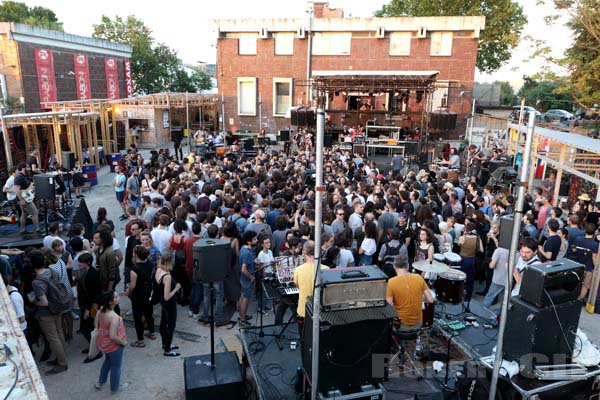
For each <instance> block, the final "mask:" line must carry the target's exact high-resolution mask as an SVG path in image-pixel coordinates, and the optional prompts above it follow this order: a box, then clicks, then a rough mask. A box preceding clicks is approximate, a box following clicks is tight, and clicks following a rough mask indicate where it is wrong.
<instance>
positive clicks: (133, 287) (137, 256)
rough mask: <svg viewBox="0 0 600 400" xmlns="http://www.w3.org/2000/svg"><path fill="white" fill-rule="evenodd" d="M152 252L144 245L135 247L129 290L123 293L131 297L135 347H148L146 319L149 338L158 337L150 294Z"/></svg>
mask: <svg viewBox="0 0 600 400" xmlns="http://www.w3.org/2000/svg"><path fill="white" fill-rule="evenodd" d="M149 255H150V253H149V252H148V250H146V248H145V247H144V246H142V245H137V246H135V248H134V249H133V263H134V264H133V266H132V267H131V269H130V272H129V273H130V283H129V287H128V288H127V291H126V292H125V293H123V294H124V295H126V296H127V297H129V298H130V299H131V308H132V311H133V321H134V323H135V333H136V335H137V341H135V342H133V343H131V346H133V347H146V344H145V343H144V321H143V320H142V317H143V318H144V319H145V320H146V324H147V325H148V333H147V334H146V337H147V338H148V339H151V340H154V339H156V335H155V334H154V317H153V316H152V304H150V294H151V293H152V264H151V263H150V261H148V257H149Z"/></svg>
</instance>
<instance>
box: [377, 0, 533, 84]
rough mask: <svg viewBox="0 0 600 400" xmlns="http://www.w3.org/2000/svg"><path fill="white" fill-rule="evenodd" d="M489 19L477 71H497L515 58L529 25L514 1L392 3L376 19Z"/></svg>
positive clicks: (481, 40) (395, 0) (418, 0)
mask: <svg viewBox="0 0 600 400" xmlns="http://www.w3.org/2000/svg"><path fill="white" fill-rule="evenodd" d="M476 15H484V16H485V17H486V21H485V29H484V30H483V31H482V32H481V36H480V37H479V49H478V52H477V68H478V69H479V70H480V71H481V72H487V73H490V72H494V71H496V70H498V69H499V68H500V67H501V66H502V65H503V64H505V63H506V62H507V61H508V60H509V59H510V58H511V56H512V50H513V49H514V48H515V47H517V45H518V44H519V41H520V39H521V32H522V30H523V27H524V26H525V24H526V23H527V18H526V17H525V15H524V14H523V8H522V7H521V6H520V5H519V4H518V3H517V2H516V1H513V0H391V2H390V3H389V4H387V5H384V6H383V7H382V8H381V10H379V11H377V12H376V13H375V16H376V17H398V16H413V17H425V16H476Z"/></svg>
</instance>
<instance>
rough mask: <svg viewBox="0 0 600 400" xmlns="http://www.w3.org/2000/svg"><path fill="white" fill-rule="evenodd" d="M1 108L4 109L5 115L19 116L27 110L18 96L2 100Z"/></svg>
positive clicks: (0, 100) (0, 99)
mask: <svg viewBox="0 0 600 400" xmlns="http://www.w3.org/2000/svg"><path fill="white" fill-rule="evenodd" d="M0 106H2V107H3V108H4V110H3V112H4V114H18V113H22V112H23V111H24V110H25V108H24V107H23V103H21V99H20V98H18V97H17V96H6V98H0Z"/></svg>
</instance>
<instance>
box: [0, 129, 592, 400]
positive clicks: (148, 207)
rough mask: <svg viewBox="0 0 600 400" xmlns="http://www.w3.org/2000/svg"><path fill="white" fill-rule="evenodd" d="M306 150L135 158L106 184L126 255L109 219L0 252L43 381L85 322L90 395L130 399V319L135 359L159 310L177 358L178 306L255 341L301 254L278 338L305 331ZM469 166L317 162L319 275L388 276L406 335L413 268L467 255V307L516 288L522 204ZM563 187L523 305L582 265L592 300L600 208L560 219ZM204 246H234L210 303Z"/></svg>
mask: <svg viewBox="0 0 600 400" xmlns="http://www.w3.org/2000/svg"><path fill="white" fill-rule="evenodd" d="M310 140H311V139H310V138H309V139H307V140H306V142H304V143H305V144H304V145H303V144H302V143H303V141H299V142H298V145H297V148H296V149H293V150H289V149H286V150H289V151H287V152H286V151H278V150H272V151H270V152H265V151H263V150H261V149H259V150H258V154H257V155H256V156H253V157H246V156H244V155H243V153H240V152H227V153H225V154H222V155H217V154H215V153H212V152H208V153H206V154H203V155H196V154H195V152H194V151H193V150H192V151H191V152H190V153H189V154H188V155H187V156H185V157H177V156H171V155H170V154H169V151H168V150H167V149H160V150H158V151H153V153H152V156H151V157H150V158H148V159H145V158H144V157H142V155H141V154H140V153H139V152H137V150H136V149H135V146H132V148H131V149H130V151H129V152H128V155H127V157H125V158H124V159H123V160H121V162H120V164H119V165H118V166H117V167H116V168H115V175H114V179H113V181H112V186H113V187H114V191H115V197H116V203H118V205H119V207H120V208H121V210H122V215H121V217H120V220H121V223H122V224H124V229H125V236H126V240H125V242H124V243H119V241H118V240H117V239H116V238H115V223H114V222H113V221H111V220H109V219H108V217H107V211H106V209H105V208H104V207H100V208H99V209H98V210H97V214H96V220H95V222H94V226H93V232H89V233H90V234H91V238H92V240H91V241H88V240H87V239H85V237H86V236H87V235H86V232H85V230H84V228H83V226H81V225H79V224H74V225H73V226H71V229H70V231H69V232H62V231H61V229H62V227H61V226H60V224H53V225H51V226H50V227H49V233H48V236H47V237H46V238H44V248H43V249H42V250H37V249H31V250H27V251H25V252H24V253H23V254H21V253H20V252H10V251H4V250H3V254H5V255H4V256H3V257H0V266H2V277H3V279H4V280H5V283H6V284H7V285H10V286H8V288H9V290H10V291H11V292H10V294H11V299H13V298H14V299H15V300H14V304H15V307H16V309H17V316H18V317H19V321H20V322H21V323H22V328H23V330H24V331H26V334H27V338H28V340H29V343H30V344H31V345H32V348H33V349H36V346H35V345H36V344H37V343H38V341H39V342H41V341H42V340H43V342H44V343H45V345H44V346H42V347H43V351H42V355H41V358H40V359H39V360H40V362H44V361H48V360H50V361H48V363H49V365H50V366H51V367H52V368H50V369H49V370H48V371H46V373H47V374H56V373H60V372H63V371H65V370H67V362H66V358H65V340H67V341H68V340H69V339H70V337H72V335H73V328H72V326H73V321H74V320H77V319H78V320H79V324H80V328H79V332H81V334H82V335H83V336H84V337H85V338H86V339H87V340H88V341H89V342H90V346H89V347H86V349H83V352H84V353H86V354H87V357H86V358H85V362H93V361H94V360H96V359H98V358H100V357H101V356H102V354H105V359H104V363H103V365H102V369H101V373H100V376H99V379H98V381H97V383H96V388H98V389H101V387H102V385H103V384H104V383H105V382H106V381H107V377H108V374H109V372H110V374H111V377H110V389H111V390H112V391H117V390H119V389H120V388H123V384H122V383H120V381H119V376H120V370H121V365H122V360H123V349H124V347H125V346H127V345H128V340H127V337H126V334H125V330H124V327H123V319H122V316H123V315H125V314H126V313H130V314H131V315H132V318H133V320H134V324H135V332H136V338H135V339H136V340H134V341H131V343H130V346H131V347H134V348H144V347H145V346H146V342H145V340H146V339H149V340H155V339H157V335H156V333H155V332H154V315H153V312H154V310H155V309H156V308H157V307H158V306H159V305H160V310H161V311H160V329H159V334H160V337H161V341H162V348H163V354H164V356H165V357H177V356H179V355H180V354H179V353H178V352H177V350H178V347H177V346H176V345H174V344H173V334H174V330H175V327H176V324H177V316H178V305H179V306H183V307H187V312H188V316H189V317H191V318H195V319H198V320H199V321H200V322H201V323H214V324H215V325H216V326H217V327H220V326H225V325H228V324H233V323H235V320H234V321H230V318H229V317H227V316H226V313H225V311H224V308H225V307H227V306H231V307H232V308H233V307H235V308H236V312H237V313H238V318H237V322H238V324H239V325H240V326H242V327H246V326H250V325H252V323H253V321H252V316H251V315H249V311H248V310H249V304H250V303H251V302H252V301H254V299H255V298H256V296H257V284H256V281H257V279H259V278H260V275H261V274H263V275H266V274H268V273H269V272H268V268H267V267H269V266H272V265H273V264H274V263H275V260H276V259H277V258H278V257H282V256H287V257H289V256H299V255H303V256H304V257H305V260H306V264H304V265H303V266H302V267H299V268H298V269H297V271H296V276H295V281H296V283H297V285H298V287H299V288H300V298H299V301H298V303H295V302H290V301H285V300H284V301H282V302H280V303H279V304H278V305H276V310H274V312H275V321H276V323H281V322H282V321H283V318H284V315H285V313H286V312H287V311H288V310H290V309H291V311H290V312H294V313H297V314H298V316H299V320H300V321H301V319H302V316H303V315H304V307H303V304H305V302H306V297H307V296H308V295H310V294H311V293H312V289H313V287H312V282H313V279H312V278H311V274H312V270H311V266H312V265H313V263H314V258H313V253H314V242H313V241H314V231H315V219H316V216H315V209H316V207H315V189H314V177H313V171H314V170H315V168H316V159H315V154H314V151H310V149H311V148H312V143H311V144H310V145H308V144H306V143H307V142H308V141H310ZM465 151H468V152H470V153H473V155H470V157H469V160H470V165H469V169H468V170H467V177H466V178H465V179H464V180H463V179H458V178H456V179H448V174H447V173H445V172H440V173H438V174H437V175H436V174H435V173H432V172H431V171H429V170H428V169H427V168H424V169H422V170H412V169H411V168H410V166H407V165H403V162H402V160H398V159H396V158H395V159H394V160H393V161H392V165H391V166H390V165H378V164H377V163H376V162H374V161H373V160H369V159H368V158H367V157H365V155H364V154H358V153H352V151H351V150H350V149H339V148H337V147H335V146H334V147H331V148H325V149H323V156H324V180H325V182H324V185H325V187H326V191H325V193H324V200H323V205H322V210H323V212H322V221H323V225H322V228H323V229H322V237H321V243H322V248H321V263H322V265H323V266H324V267H339V268H348V267H353V266H361V265H373V264H375V265H378V266H380V267H381V268H382V270H383V271H384V272H385V273H386V274H387V275H388V276H389V278H390V281H389V285H388V296H387V297H388V301H389V302H390V303H391V304H393V305H394V306H395V307H396V309H397V311H398V315H399V319H400V321H401V323H402V326H403V328H407V329H411V328H414V327H415V326H419V325H420V324H421V323H422V319H421V311H420V310H421V303H422V301H423V300H425V301H428V302H432V301H433V298H432V296H431V294H430V292H429V287H428V285H427V282H426V281H425V280H424V279H423V278H422V277H421V276H420V275H419V274H415V273H412V270H411V265H412V264H413V263H414V262H416V261H426V260H428V261H432V260H433V259H434V255H435V254H440V253H455V254H457V255H459V256H460V257H459V258H460V269H461V270H462V271H463V272H464V273H465V274H466V277H467V279H466V296H465V299H466V300H468V299H470V298H471V297H472V296H473V292H474V290H475V282H476V281H479V282H480V283H481V291H480V292H479V294H480V295H482V296H485V297H484V298H485V300H484V304H485V305H486V306H488V307H491V306H492V305H493V304H494V303H495V302H497V301H498V299H499V298H500V297H501V295H502V292H503V290H504V288H505V286H506V282H507V274H509V271H508V268H507V266H508V250H507V249H505V248H502V247H500V246H499V235H500V219H501V218H502V217H503V216H505V215H510V214H512V213H513V212H514V205H515V198H514V196H513V195H512V194H511V192H510V190H509V188H508V187H495V186H489V185H487V182H481V172H480V170H479V169H477V167H478V166H479V165H480V163H481V161H482V160H483V159H484V156H483V154H482V153H481V152H480V151H479V149H476V148H472V149H468V150H465ZM501 152H502V150H501V149H496V153H501ZM458 153H459V152H458V151H457V149H451V150H450V151H449V153H448V154H447V155H446V165H449V166H459V164H460V161H459V158H458V156H459V154H458ZM473 165H474V168H473V167H472V166H473ZM554 179H555V175H553V174H550V177H549V179H547V180H545V181H543V182H542V184H541V187H540V188H536V189H535V190H534V191H533V192H532V193H531V194H530V195H528V196H527V198H526V201H525V212H526V214H525V223H524V226H523V229H522V232H521V236H522V237H521V239H520V244H519V248H520V252H519V253H520V255H519V259H518V261H517V263H516V268H515V271H511V272H510V273H511V274H513V275H514V279H515V281H516V285H515V287H514V290H513V293H518V289H519V284H520V282H521V276H522V275H521V274H522V271H523V269H524V268H526V266H527V265H532V264H533V263H535V262H540V261H544V260H557V259H560V258H562V257H567V258H571V259H573V260H576V261H578V262H580V263H582V264H584V265H585V266H586V271H587V272H586V278H585V282H584V285H583V289H582V291H581V294H580V295H581V297H582V298H585V297H586V296H587V294H588V292H589V289H590V286H591V272H592V271H593V268H594V262H595V260H596V257H597V252H598V240H597V237H598V233H597V225H598V221H599V219H600V203H595V204H594V203H592V202H591V199H590V197H589V195H588V194H586V193H584V194H581V195H580V196H579V198H578V200H577V201H576V202H574V203H571V204H569V203H567V202H563V201H560V202H559V206H558V207H553V206H552V200H553V199H552V194H553V192H554V185H555V184H558V183H557V182H554ZM65 235H67V236H68V237H69V239H68V240H67V241H65V240H63V239H62V237H64V236H65ZM202 238H220V239H223V240H227V241H229V242H230V243H231V264H230V265H226V266H217V265H215V266H214V267H215V268H226V269H227V278H226V279H225V280H224V281H223V282H217V283H215V285H214V290H213V289H211V288H210V287H209V286H207V285H204V284H202V283H201V282H200V281H199V279H197V277H196V276H195V273H194V272H195V271H194V263H193V261H194V253H193V245H194V243H195V242H196V241H198V240H200V239H202ZM121 264H122V265H123V267H122V268H121V267H120V266H121ZM263 267H265V268H263ZM259 270H260V271H261V272H260V273H259ZM121 284H122V286H121ZM73 287H76V288H77V290H76V293H77V297H76V299H75V296H74V291H73V290H72V289H71V288H73ZM63 288H64V289H63ZM118 290H119V291H118ZM120 296H127V297H129V298H130V299H131V310H128V311H127V310H121V309H120V308H121V307H120V304H119V298H120ZM424 296H425V297H424ZM19 299H20V300H19ZM75 301H76V302H77V305H75V304H74V302H75ZM211 301H214V304H215V318H214V321H211V316H210V314H209V313H210V311H209V310H210V303H211ZM259 303H260V304H261V306H262V307H261V308H259V310H258V312H261V313H269V311H271V310H270V305H269V304H268V302H266V301H259ZM417 308H418V311H416V310H417Z"/></svg>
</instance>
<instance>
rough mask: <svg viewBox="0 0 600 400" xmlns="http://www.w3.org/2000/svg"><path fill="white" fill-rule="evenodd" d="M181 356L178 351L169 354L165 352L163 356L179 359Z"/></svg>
mask: <svg viewBox="0 0 600 400" xmlns="http://www.w3.org/2000/svg"><path fill="white" fill-rule="evenodd" d="M180 355H181V354H179V353H177V352H176V351H168V352H164V353H163V356H165V357H179V356H180Z"/></svg>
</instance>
